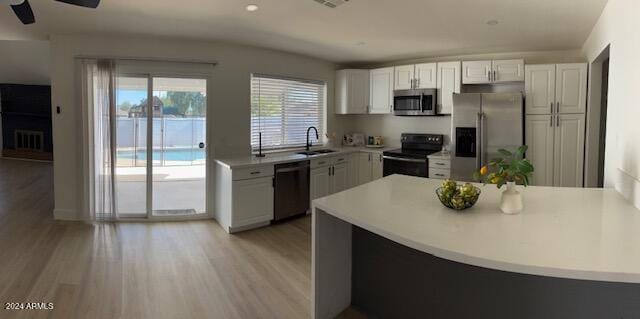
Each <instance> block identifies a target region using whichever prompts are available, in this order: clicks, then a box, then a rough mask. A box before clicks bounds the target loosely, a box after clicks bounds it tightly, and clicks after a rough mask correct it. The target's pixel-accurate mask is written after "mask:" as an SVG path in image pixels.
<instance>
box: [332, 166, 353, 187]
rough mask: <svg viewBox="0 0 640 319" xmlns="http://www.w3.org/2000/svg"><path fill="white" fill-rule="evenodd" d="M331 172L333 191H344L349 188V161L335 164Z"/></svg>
mask: <svg viewBox="0 0 640 319" xmlns="http://www.w3.org/2000/svg"><path fill="white" fill-rule="evenodd" d="M331 174H332V175H331V180H332V184H331V193H338V192H342V191H343V190H346V189H348V188H349V163H342V164H338V165H335V166H333V170H332V172H331Z"/></svg>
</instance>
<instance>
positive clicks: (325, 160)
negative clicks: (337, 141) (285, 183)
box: [311, 156, 334, 169]
mask: <svg viewBox="0 0 640 319" xmlns="http://www.w3.org/2000/svg"><path fill="white" fill-rule="evenodd" d="M333 161H334V157H333V156H332V157H321V158H316V159H312V160H311V169H314V168H317V167H323V166H329V165H333Z"/></svg>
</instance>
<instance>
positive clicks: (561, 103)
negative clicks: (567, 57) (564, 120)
mask: <svg viewBox="0 0 640 319" xmlns="http://www.w3.org/2000/svg"><path fill="white" fill-rule="evenodd" d="M586 101H587V64H586V63H568V64H557V65H556V112H558V113H563V114H568V113H584V112H585V109H586V103H587V102H586Z"/></svg>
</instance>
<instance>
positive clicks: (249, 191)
mask: <svg viewBox="0 0 640 319" xmlns="http://www.w3.org/2000/svg"><path fill="white" fill-rule="evenodd" d="M232 192H233V208H234V210H233V218H232V222H231V225H232V227H234V228H237V227H243V226H247V225H251V224H256V223H260V222H266V221H270V220H272V219H273V177H263V178H256V179H246V180H241V181H234V182H233V188H232Z"/></svg>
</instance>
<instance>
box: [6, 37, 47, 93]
mask: <svg viewBox="0 0 640 319" xmlns="http://www.w3.org/2000/svg"><path fill="white" fill-rule="evenodd" d="M0 83H11V84H37V85H48V84H49V83H51V80H50V74H49V42H48V41H7V40H0Z"/></svg>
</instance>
